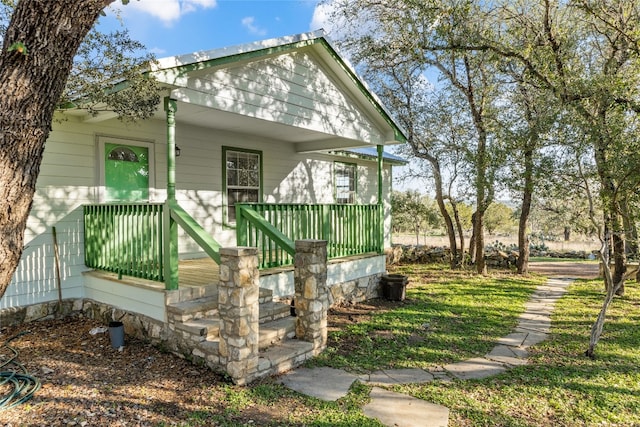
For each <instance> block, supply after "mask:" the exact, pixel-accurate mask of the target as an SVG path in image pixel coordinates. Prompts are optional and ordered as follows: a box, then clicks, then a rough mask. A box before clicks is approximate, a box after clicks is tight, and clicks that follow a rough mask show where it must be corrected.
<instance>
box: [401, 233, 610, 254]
mask: <svg viewBox="0 0 640 427" xmlns="http://www.w3.org/2000/svg"><path fill="white" fill-rule="evenodd" d="M496 240H499V241H500V242H502V243H504V244H505V245H509V244H512V243H513V244H516V243H517V242H518V237H517V236H515V235H514V236H489V235H487V236H485V239H484V241H485V243H486V244H489V243H492V242H495V241H496ZM391 241H392V243H393V244H401V245H415V244H416V236H415V235H412V234H394V235H393V236H392V238H391ZM419 241H420V243H419V244H421V245H427V246H449V239H448V238H447V236H428V237H427V238H426V241H425V238H424V237H423V236H420V239H419ZM468 243H469V238H468V237H467V240H466V241H465V245H468ZM544 243H545V244H546V245H547V247H549V249H551V250H554V251H592V250H598V249H600V242H599V241H598V240H597V239H595V238H594V239H591V240H588V239H583V240H570V241H568V242H565V241H545V242H544Z"/></svg>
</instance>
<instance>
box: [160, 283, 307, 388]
mask: <svg viewBox="0 0 640 427" xmlns="http://www.w3.org/2000/svg"><path fill="white" fill-rule="evenodd" d="M196 295H197V294H196ZM258 301H259V339H258V348H259V360H258V372H257V374H256V375H257V376H256V378H258V377H263V376H268V375H275V374H279V373H282V372H286V371H288V370H290V369H292V368H294V367H296V366H299V365H301V364H302V363H304V361H305V360H307V359H308V358H311V357H313V345H312V344H311V343H309V342H304V341H298V340H297V339H295V327H296V318H295V317H292V316H291V306H290V305H289V304H288V303H286V302H279V301H274V300H273V293H272V291H271V290H269V289H262V288H261V289H260V294H259V297H258ZM167 318H168V321H169V324H170V327H171V328H172V329H173V330H174V331H175V332H176V333H178V335H179V336H180V337H181V340H182V344H181V346H182V348H185V347H186V348H189V349H190V350H188V351H189V352H190V353H191V355H192V356H193V357H195V359H196V360H197V359H200V360H202V361H203V362H204V363H205V364H207V365H209V366H211V367H215V366H217V365H219V364H220V363H221V360H222V359H221V356H220V327H221V320H220V315H219V310H218V294H217V292H216V293H211V292H208V294H207V295H206V296H205V297H200V298H195V299H191V300H189V301H180V302H175V303H172V304H168V305H167ZM222 363H223V362H222Z"/></svg>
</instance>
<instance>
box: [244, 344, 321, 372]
mask: <svg viewBox="0 0 640 427" xmlns="http://www.w3.org/2000/svg"><path fill="white" fill-rule="evenodd" d="M314 355H315V354H314V350H313V344H312V343H310V342H307V341H299V340H285V341H282V342H280V343H278V344H277V345H274V346H272V347H269V348H267V349H265V350H263V351H261V352H260V356H259V358H258V373H257V377H259V378H261V377H265V376H270V375H278V374H282V373H284V372H287V371H289V370H291V369H293V368H295V367H298V366H300V365H302V364H303V363H304V362H305V360H307V359H310V358H312V357H313V356H314Z"/></svg>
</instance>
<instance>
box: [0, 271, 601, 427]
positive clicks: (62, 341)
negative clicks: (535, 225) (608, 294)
mask: <svg viewBox="0 0 640 427" xmlns="http://www.w3.org/2000/svg"><path fill="white" fill-rule="evenodd" d="M597 269H598V267H597V264H585V263H569V262H561V263H560V262H559V263H532V264H531V270H532V271H537V272H541V273H544V274H549V275H554V276H560V277H587V278H592V277H595V276H596V275H597ZM394 304H396V305H397V304H398V303H396V302H386V301H382V300H373V301H369V302H366V303H363V304H357V305H355V306H350V307H343V308H336V309H332V310H331V311H330V313H329V328H330V330H331V329H333V330H335V329H338V328H341V327H344V326H345V325H346V324H350V323H354V322H359V321H361V320H363V319H366V318H367V317H368V316H370V315H371V313H372V312H373V311H379V310H387V309H389V308H391V307H392V306H394ZM102 326H105V325H103V324H101V323H99V322H96V321H93V320H90V319H86V318H84V317H82V316H80V315H76V316H73V317H69V318H66V319H63V320H46V321H41V322H34V323H30V324H26V325H20V326H18V327H9V328H7V327H2V325H0V344H1V343H4V342H5V341H6V340H7V339H10V338H12V337H14V336H16V335H17V334H19V333H21V332H27V333H25V334H24V335H21V336H20V337H18V338H17V339H15V340H13V341H11V342H10V345H11V346H12V347H14V348H15V349H16V350H17V351H18V358H19V361H20V362H21V363H22V364H24V366H25V368H26V369H27V371H28V372H29V373H30V374H31V375H33V376H34V377H36V378H38V379H39V380H40V381H41V382H42V388H41V389H40V390H39V391H38V392H37V393H36V394H35V395H34V397H33V398H32V399H31V400H29V401H28V402H26V403H24V404H21V405H19V406H17V407H15V408H13V409H8V410H4V411H1V410H0V425H1V426H11V427H17V426H81V427H85V426H160V425H162V426H179V425H185V423H186V422H188V423H189V424H186V425H193V426H209V425H219V424H218V421H219V420H224V422H226V424H223V425H237V426H242V425H257V426H259V425H265V424H268V423H270V422H273V421H276V422H278V420H279V421H281V422H282V424H283V425H284V424H287V423H286V418H285V416H286V415H285V414H288V413H291V411H305V410H307V411H309V410H310V409H308V408H306V409H305V408H304V407H302V408H301V407H300V403H299V401H298V400H296V399H295V398H293V397H280V398H279V399H278V400H277V402H264V403H260V404H252V405H251V406H249V407H245V408H243V410H242V411H230V410H229V408H228V401H227V400H226V399H227V396H228V393H229V388H230V387H234V386H232V385H231V384H230V383H228V382H227V381H226V379H225V378H224V377H222V376H220V375H217V374H215V373H213V372H211V371H210V370H208V369H206V368H203V367H198V366H194V365H193V364H191V363H190V362H189V361H186V360H183V359H180V358H178V357H177V356H175V355H173V354H170V353H167V352H163V351H161V350H160V349H158V348H155V347H153V346H151V345H148V344H146V343H144V342H142V341H138V340H134V339H132V338H130V337H127V341H126V344H125V346H124V347H123V350H122V351H118V350H116V349H113V348H111V344H110V341H109V336H108V333H96V334H92V333H91V331H92V330H94V328H97V327H102ZM94 332H95V330H94ZM329 345H331V343H329ZM341 350H342V351H349V344H348V343H346V342H344V341H341ZM10 357H11V352H10V350H8V349H7V347H2V348H0V363H2V361H4V360H8V359H9V358H10ZM7 370H9V368H8V367H1V368H0V371H7ZM265 381H266V382H269V381H272V380H271V379H267V380H265ZM9 390H10V387H9V386H8V385H6V384H5V385H0V398H1V396H2V395H5V393H8V392H9ZM216 417H218V418H216Z"/></svg>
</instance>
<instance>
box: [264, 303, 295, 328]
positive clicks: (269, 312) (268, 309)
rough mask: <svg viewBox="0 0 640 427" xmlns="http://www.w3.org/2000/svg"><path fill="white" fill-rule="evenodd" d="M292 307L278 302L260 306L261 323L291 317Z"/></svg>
mask: <svg viewBox="0 0 640 427" xmlns="http://www.w3.org/2000/svg"><path fill="white" fill-rule="evenodd" d="M290 314H291V306H290V305H289V304H285V303H282V302H277V301H270V302H265V303H262V304H260V323H266V322H268V321H270V320H277V319H279V318H282V317H287V316H290Z"/></svg>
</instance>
